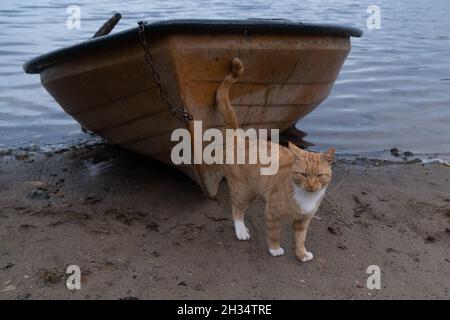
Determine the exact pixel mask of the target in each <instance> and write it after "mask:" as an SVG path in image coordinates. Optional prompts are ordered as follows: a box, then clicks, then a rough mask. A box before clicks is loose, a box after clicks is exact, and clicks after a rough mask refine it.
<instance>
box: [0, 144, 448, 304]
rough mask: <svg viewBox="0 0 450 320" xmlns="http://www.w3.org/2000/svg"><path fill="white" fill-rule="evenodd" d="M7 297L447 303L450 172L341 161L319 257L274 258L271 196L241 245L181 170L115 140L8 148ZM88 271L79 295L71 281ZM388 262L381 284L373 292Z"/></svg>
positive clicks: (3, 210) (4, 168)
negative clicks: (375, 272)
mask: <svg viewBox="0 0 450 320" xmlns="http://www.w3.org/2000/svg"><path fill="white" fill-rule="evenodd" d="M0 154H1V155H0V298H2V299H3V298H6V299H58V298H64V299H99V298H101V299H125V298H127V299H134V298H138V299H157V298H162V299H248V298H250V299H305V298H306V299H324V298H327V299H391V298H400V299H407V298H414V299H416V298H426V299H448V298H449V297H450V295H449V292H448V290H449V286H450V250H449V245H450V182H449V178H450V168H449V167H447V166H444V165H437V164H436V165H426V166H423V165H421V164H418V163H409V164H407V163H397V164H394V163H388V162H378V161H367V160H359V161H355V162H349V161H339V162H338V163H337V164H335V165H334V179H333V181H332V184H331V185H330V187H329V191H328V193H327V195H326V198H325V200H324V202H323V204H322V207H321V208H320V210H319V212H318V214H317V215H318V217H319V218H321V220H314V221H313V222H312V226H311V228H310V233H309V235H308V242H307V244H308V249H309V250H310V251H312V252H313V253H314V254H315V260H314V261H313V262H311V263H307V264H301V263H300V262H298V261H297V260H296V259H295V256H294V253H293V243H292V232H291V230H290V226H289V225H286V226H285V228H284V231H283V240H282V241H283V246H284V248H285V251H286V254H285V255H284V256H282V257H278V258H273V257H271V256H270V255H269V253H268V251H267V248H266V245H265V237H264V219H263V209H264V204H263V202H262V201H257V202H256V203H255V204H254V205H253V206H252V207H251V208H250V209H249V211H248V213H247V224H248V227H249V229H250V232H251V236H252V238H251V239H250V241H248V242H240V241H237V240H236V239H235V236H234V231H233V227H232V222H231V219H230V214H229V204H228V190H227V186H226V184H225V183H223V184H222V186H221V189H220V192H219V195H218V197H217V199H215V200H211V199H207V198H205V197H203V196H202V193H201V191H200V189H199V187H198V186H197V185H196V184H195V183H193V182H192V181H190V180H189V178H186V177H185V176H183V175H182V174H180V173H178V172H177V171H176V170H175V169H173V168H170V167H167V166H164V165H161V164H159V163H157V162H154V161H152V160H148V159H146V158H143V157H140V156H137V155H134V154H131V153H129V152H126V151H123V150H120V149H116V148H113V147H109V146H104V145H98V146H91V147H88V146H85V147H80V148H76V149H71V150H66V151H62V152H57V153H55V152H49V153H47V154H45V153H42V152H35V153H34V152H30V151H26V152H12V153H10V152H8V151H2V152H1V153H0ZM71 264H75V265H79V266H80V267H81V270H82V273H83V277H82V288H81V290H79V291H70V290H68V289H67V287H66V285H65V279H66V274H65V270H66V268H67V266H68V265H71ZM369 265H378V266H380V268H381V273H382V274H381V285H382V288H381V289H380V290H369V289H367V288H366V287H365V284H366V279H367V277H368V275H367V274H366V268H367V267H368V266H369Z"/></svg>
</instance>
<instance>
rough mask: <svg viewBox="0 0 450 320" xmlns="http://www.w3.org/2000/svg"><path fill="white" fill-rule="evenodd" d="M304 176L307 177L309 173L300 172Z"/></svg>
mask: <svg viewBox="0 0 450 320" xmlns="http://www.w3.org/2000/svg"><path fill="white" fill-rule="evenodd" d="M299 174H301V175H302V176H303V177H307V176H308V175H307V174H306V173H305V172H299Z"/></svg>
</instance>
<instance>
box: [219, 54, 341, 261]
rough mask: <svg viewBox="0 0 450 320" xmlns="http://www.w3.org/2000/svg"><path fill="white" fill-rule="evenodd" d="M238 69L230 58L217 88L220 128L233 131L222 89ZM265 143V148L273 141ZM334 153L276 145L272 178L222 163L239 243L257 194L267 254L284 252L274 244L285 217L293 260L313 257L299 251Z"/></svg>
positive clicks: (239, 65)
mask: <svg viewBox="0 0 450 320" xmlns="http://www.w3.org/2000/svg"><path fill="white" fill-rule="evenodd" d="M243 71H244V67H243V63H242V62H241V61H240V60H239V59H238V58H234V59H233V62H232V72H231V73H230V74H228V75H227V76H226V77H225V79H224V81H223V82H222V83H221V85H220V86H219V88H218V89H217V94H216V99H217V104H218V108H219V110H220V111H221V113H222V114H223V117H224V120H225V124H226V127H227V128H230V129H237V128H238V121H237V117H236V113H235V111H234V109H233V106H232V105H231V103H230V101H229V98H228V91H229V89H230V88H231V86H232V85H233V83H235V82H236V81H237V79H238V77H239V76H240V75H241V74H242V73H243ZM266 143H267V144H268V145H267V149H268V150H270V149H271V145H273V143H272V142H270V141H267V142H266ZM334 153H335V149H334V148H330V149H329V150H328V151H327V152H325V153H313V152H308V151H304V150H302V149H300V148H298V147H297V146H295V145H294V144H292V143H289V147H288V148H285V147H282V146H279V170H278V173H276V174H275V175H261V174H260V167H261V165H260V164H228V165H224V175H225V177H226V179H227V182H228V186H229V189H230V197H231V209H232V215H233V220H234V227H235V231H236V237H237V238H238V239H239V240H248V239H250V234H249V230H248V229H247V227H246V226H245V223H244V213H245V210H246V209H247V207H248V206H249V205H250V204H251V203H252V202H253V201H254V200H255V199H256V198H257V197H259V196H261V197H262V198H263V199H264V200H265V202H266V209H265V216H266V232H267V243H268V246H269V252H270V254H271V255H272V256H281V255H283V254H284V249H283V248H282V247H281V246H280V232H281V223H282V220H284V219H285V218H290V220H291V221H293V228H294V237H295V254H296V256H297V258H298V259H299V260H300V261H302V262H306V261H310V260H312V259H313V254H312V253H311V252H308V251H307V250H306V248H305V240H306V232H307V229H308V226H309V223H310V221H311V219H312V217H313V216H314V214H315V213H316V211H317V209H318V208H319V205H320V203H321V201H322V199H323V197H324V194H325V190H326V188H327V186H328V184H329V183H330V181H331V174H332V172H331V163H332V161H333V159H334ZM246 163H248V162H246Z"/></svg>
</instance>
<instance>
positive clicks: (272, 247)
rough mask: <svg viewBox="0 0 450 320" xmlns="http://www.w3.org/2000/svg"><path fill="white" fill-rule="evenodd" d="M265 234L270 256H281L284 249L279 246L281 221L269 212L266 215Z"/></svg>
mask: <svg viewBox="0 0 450 320" xmlns="http://www.w3.org/2000/svg"><path fill="white" fill-rule="evenodd" d="M266 233H267V244H268V245H269V252H270V254H271V255H272V256H274V257H278V256H282V255H283V254H284V249H283V248H282V247H281V246H280V234H281V221H280V218H279V217H277V216H275V215H274V214H272V212H270V211H268V212H267V214H266Z"/></svg>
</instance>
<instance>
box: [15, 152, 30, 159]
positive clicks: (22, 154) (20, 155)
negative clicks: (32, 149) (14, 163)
mask: <svg viewBox="0 0 450 320" xmlns="http://www.w3.org/2000/svg"><path fill="white" fill-rule="evenodd" d="M16 160H22V161H23V160H28V153H26V152H19V153H17V154H16Z"/></svg>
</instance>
